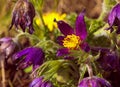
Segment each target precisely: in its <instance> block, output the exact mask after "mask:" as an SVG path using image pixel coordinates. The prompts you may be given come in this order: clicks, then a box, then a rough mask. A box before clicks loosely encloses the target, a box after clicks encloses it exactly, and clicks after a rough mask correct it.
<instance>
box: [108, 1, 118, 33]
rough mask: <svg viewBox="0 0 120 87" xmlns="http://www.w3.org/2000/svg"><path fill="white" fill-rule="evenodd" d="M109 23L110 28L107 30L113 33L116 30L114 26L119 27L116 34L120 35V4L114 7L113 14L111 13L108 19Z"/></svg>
mask: <svg viewBox="0 0 120 87" xmlns="http://www.w3.org/2000/svg"><path fill="white" fill-rule="evenodd" d="M108 23H109V25H110V27H109V28H108V29H107V30H110V31H111V32H112V31H113V30H114V29H113V26H117V28H118V29H117V30H116V33H117V34H120V4H119V3H118V4H117V5H115V6H114V7H113V9H112V10H111V12H110V13H109V17H108Z"/></svg>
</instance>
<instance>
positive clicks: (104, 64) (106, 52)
mask: <svg viewBox="0 0 120 87" xmlns="http://www.w3.org/2000/svg"><path fill="white" fill-rule="evenodd" d="M91 51H92V52H93V51H95V52H100V56H99V58H98V59H97V62H98V63H99V65H100V67H101V68H102V69H103V70H105V71H113V70H119V58H118V55H117V53H116V52H115V51H113V50H111V49H108V48H100V47H99V48H91Z"/></svg>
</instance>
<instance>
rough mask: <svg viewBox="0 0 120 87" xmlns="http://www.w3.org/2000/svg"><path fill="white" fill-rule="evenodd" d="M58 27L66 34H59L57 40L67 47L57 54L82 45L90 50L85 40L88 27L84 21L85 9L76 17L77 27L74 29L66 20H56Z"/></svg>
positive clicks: (85, 49) (86, 49)
mask: <svg viewBox="0 0 120 87" xmlns="http://www.w3.org/2000/svg"><path fill="white" fill-rule="evenodd" d="M54 21H55V22H57V25H58V28H59V30H60V31H61V33H62V34H63V35H64V36H59V37H58V38H57V42H58V43H59V44H60V45H62V46H63V47H64V48H65V49H63V48H62V49H61V50H58V52H57V55H58V56H59V54H60V55H61V54H62V53H64V52H65V53H69V52H66V51H67V50H68V51H69V49H78V48H79V47H81V48H82V49H83V50H84V51H86V52H88V51H89V50H90V48H89V46H88V44H87V43H85V42H84V40H85V39H86V37H87V29H86V24H85V21H84V11H83V12H81V13H80V14H79V15H78V17H77V18H76V23H75V26H76V27H75V29H73V28H72V27H71V26H70V25H69V24H67V23H65V22H64V21H56V20H54Z"/></svg>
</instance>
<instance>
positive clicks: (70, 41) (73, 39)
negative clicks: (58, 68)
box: [63, 34, 81, 49]
mask: <svg viewBox="0 0 120 87" xmlns="http://www.w3.org/2000/svg"><path fill="white" fill-rule="evenodd" d="M80 42H81V40H80V37H79V36H76V35H74V34H72V35H67V36H66V37H65V38H64V40H63V46H64V47H66V48H69V49H74V48H76V47H77V46H79V44H80Z"/></svg>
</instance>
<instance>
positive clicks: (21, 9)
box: [9, 0, 35, 34]
mask: <svg viewBox="0 0 120 87" xmlns="http://www.w3.org/2000/svg"><path fill="white" fill-rule="evenodd" d="M34 17H35V9H34V6H33V5H32V3H30V2H29V1H28V0H18V1H17V3H16V5H15V7H14V10H13V17H12V22H11V26H10V28H9V30H10V29H11V28H12V27H13V25H15V27H16V28H17V29H18V26H20V27H21V28H22V30H23V32H25V30H26V28H28V30H29V33H30V34H32V33H33V31H34V28H33V25H32V23H33V18H34Z"/></svg>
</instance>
